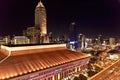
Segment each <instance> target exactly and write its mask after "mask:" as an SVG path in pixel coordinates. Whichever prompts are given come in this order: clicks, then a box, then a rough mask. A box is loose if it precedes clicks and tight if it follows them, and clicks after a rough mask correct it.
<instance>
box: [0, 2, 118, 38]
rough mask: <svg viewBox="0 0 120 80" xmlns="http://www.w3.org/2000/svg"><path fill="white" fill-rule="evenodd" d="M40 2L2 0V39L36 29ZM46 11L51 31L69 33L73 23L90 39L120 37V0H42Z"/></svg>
mask: <svg viewBox="0 0 120 80" xmlns="http://www.w3.org/2000/svg"><path fill="white" fill-rule="evenodd" d="M38 2H39V0H0V36H4V35H13V34H15V35H22V30H23V29H26V28H27V27H31V26H34V9H35V7H36V5H37V3H38ZM42 2H43V4H44V5H45V7H46V11H47V27H48V32H53V34H55V35H58V34H67V33H68V31H69V25H70V23H71V22H75V23H76V27H77V31H78V33H82V34H85V35H87V36H97V35H99V34H101V35H104V36H115V35H120V34H119V33H120V0H42Z"/></svg>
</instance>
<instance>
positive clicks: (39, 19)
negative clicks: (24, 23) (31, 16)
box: [35, 0, 47, 36]
mask: <svg viewBox="0 0 120 80" xmlns="http://www.w3.org/2000/svg"><path fill="white" fill-rule="evenodd" d="M35 27H36V28H37V29H39V30H40V34H41V36H44V35H46V34H47V27H46V9H45V6H44V5H43V3H42V2H41V0H40V2H39V3H38V5H37V6H36V8H35Z"/></svg>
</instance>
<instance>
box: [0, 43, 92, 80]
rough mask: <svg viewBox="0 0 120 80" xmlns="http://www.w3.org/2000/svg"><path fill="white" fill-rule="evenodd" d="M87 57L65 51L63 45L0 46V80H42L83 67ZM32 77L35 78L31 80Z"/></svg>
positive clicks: (87, 60)
mask: <svg viewBox="0 0 120 80" xmlns="http://www.w3.org/2000/svg"><path fill="white" fill-rule="evenodd" d="M89 57H90V56H89V55H87V54H82V53H78V52H74V51H70V50H68V49H66V48H65V44H59V45H57V44H54V45H36V46H35V45H34V46H17V47H7V46H1V50H0V79H13V80H14V79H17V80H21V79H25V80H28V79H34V78H35V79H42V80H43V79H45V78H46V77H51V76H53V75H55V74H57V75H58V74H59V73H61V72H63V71H66V70H68V69H71V68H72V69H73V68H74V67H77V66H82V65H85V64H87V63H88V62H89ZM51 70H52V71H51ZM43 74H44V77H42V76H43ZM48 74H49V75H48ZM34 75H37V76H36V77H34V78H33V76H34ZM53 78H55V77H53Z"/></svg>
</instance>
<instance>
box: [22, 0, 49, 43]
mask: <svg viewBox="0 0 120 80" xmlns="http://www.w3.org/2000/svg"><path fill="white" fill-rule="evenodd" d="M23 32H24V33H23V35H24V36H27V37H29V39H30V43H43V42H44V41H43V40H44V38H45V37H46V34H47V20H46V9H45V6H44V5H43V3H42V2H41V0H40V2H38V5H37V6H36V8H35V25H34V26H33V27H28V28H27V30H24V31H23Z"/></svg>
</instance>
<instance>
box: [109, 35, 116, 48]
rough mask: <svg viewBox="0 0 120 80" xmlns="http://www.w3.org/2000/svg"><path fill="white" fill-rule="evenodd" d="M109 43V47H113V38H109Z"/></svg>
mask: <svg viewBox="0 0 120 80" xmlns="http://www.w3.org/2000/svg"><path fill="white" fill-rule="evenodd" d="M109 43H110V46H112V45H115V38H112V37H110V38H109Z"/></svg>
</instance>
